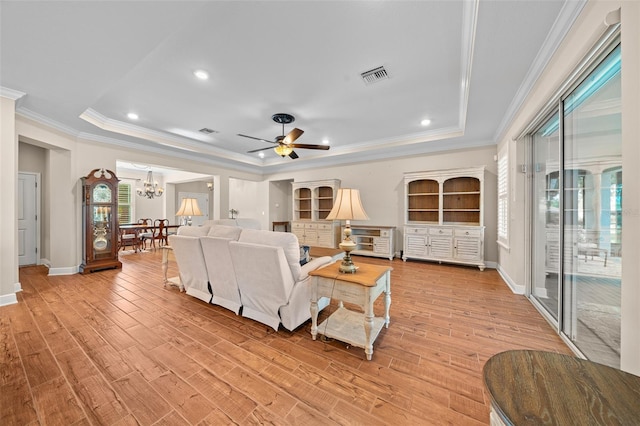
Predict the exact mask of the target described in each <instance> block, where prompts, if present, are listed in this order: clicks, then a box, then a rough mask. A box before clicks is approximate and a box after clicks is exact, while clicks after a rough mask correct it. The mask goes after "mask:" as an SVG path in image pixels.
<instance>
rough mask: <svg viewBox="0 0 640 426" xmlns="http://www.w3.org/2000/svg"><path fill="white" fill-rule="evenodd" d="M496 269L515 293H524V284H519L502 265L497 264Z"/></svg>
mask: <svg viewBox="0 0 640 426" xmlns="http://www.w3.org/2000/svg"><path fill="white" fill-rule="evenodd" d="M496 271H498V274H500V276H501V277H502V279H503V280H504V282H505V283H506V284H507V286H508V287H509V288H510V289H511V291H512V292H513V293H515V294H524V290H525V287H524V286H522V285H517V284H516V283H515V282H514V281H513V280H512V279H511V277H510V276H509V275H508V274H507V273H506V272H505V271H504V269H502V267H500V265H496Z"/></svg>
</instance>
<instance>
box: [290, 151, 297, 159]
mask: <svg viewBox="0 0 640 426" xmlns="http://www.w3.org/2000/svg"><path fill="white" fill-rule="evenodd" d="M289 158H291V159H292V160H295V159H296V158H298V154H296V152H295V151H291V153H290V154H289Z"/></svg>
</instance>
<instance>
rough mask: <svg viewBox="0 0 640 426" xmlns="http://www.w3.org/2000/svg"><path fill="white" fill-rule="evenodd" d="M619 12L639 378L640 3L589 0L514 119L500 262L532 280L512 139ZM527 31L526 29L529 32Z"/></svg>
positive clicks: (629, 292) (628, 305)
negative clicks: (506, 230)
mask: <svg viewBox="0 0 640 426" xmlns="http://www.w3.org/2000/svg"><path fill="white" fill-rule="evenodd" d="M617 8H621V15H622V153H623V155H622V161H623V166H622V167H623V198H624V212H623V222H624V232H623V242H622V247H623V249H622V255H623V258H622V262H623V264H624V268H623V271H622V336H621V338H622V340H621V368H622V369H623V370H625V371H629V372H631V373H634V374H636V375H639V374H640V333H638V331H637V325H638V324H640V310H639V309H638V307H640V281H638V277H640V262H638V259H640V245H638V244H637V241H639V240H640V192H639V191H638V182H640V168H639V167H638V164H640V148H639V146H640V144H639V143H638V135H639V134H640V119H639V118H640V85H639V84H638V76H639V75H640V30H639V28H640V3H639V2H628V1H590V2H589V3H588V4H587V5H586V6H585V7H584V9H583V11H582V13H581V15H580V16H579V17H578V19H577V20H576V23H575V24H574V26H573V28H572V29H571V31H570V32H569V34H568V35H567V37H566V38H565V40H564V41H563V43H562V45H561V46H560V48H559V49H558V50H557V51H556V53H555V55H554V57H553V58H552V60H551V61H550V62H549V64H548V65H547V68H546V69H545V72H544V73H543V75H542V76H541V77H540V79H539V80H538V82H537V83H536V85H535V87H534V89H533V90H532V92H531V93H530V94H529V96H528V97H527V99H526V100H525V103H524V104H523V106H522V108H521V109H520V111H519V112H518V114H517V115H516V117H515V119H514V121H513V123H512V124H511V126H510V128H509V129H508V130H507V131H506V132H505V136H504V137H503V138H502V139H501V140H500V141H499V147H502V146H503V145H504V144H509V145H510V151H511V152H510V157H511V159H510V161H511V164H510V165H511V169H510V171H511V173H510V179H511V182H510V184H511V187H512V188H515V189H516V192H515V194H514V196H513V197H511V198H510V204H509V209H510V212H511V215H510V222H509V226H510V247H509V249H505V248H502V247H501V248H500V249H499V253H498V258H499V260H498V262H499V265H500V268H501V271H502V272H503V273H504V274H505V275H506V277H507V279H508V280H509V281H511V282H513V283H515V284H516V285H517V286H519V287H523V288H524V286H525V285H526V283H527V280H528V277H527V272H526V269H525V268H523V263H522V259H525V258H526V256H525V254H526V249H527V246H526V245H527V244H528V238H527V229H526V222H525V217H526V208H525V207H526V206H525V191H524V188H525V177H524V175H523V174H521V173H517V172H516V170H515V169H516V165H517V164H523V163H524V162H525V152H524V145H523V144H518V143H515V142H513V141H512V138H513V137H515V136H517V135H518V133H520V132H521V131H522V130H523V129H524V128H525V127H526V126H527V125H528V124H529V123H530V122H531V120H533V118H534V117H535V116H536V114H537V113H538V112H539V111H540V110H541V109H542V108H543V107H544V105H545V104H546V102H547V101H548V100H549V99H550V98H551V97H552V96H553V94H554V93H555V92H556V91H557V90H558V89H559V88H560V86H561V84H562V83H563V82H564V81H565V80H566V79H567V78H568V76H569V75H570V74H571V72H572V71H573V70H574V69H575V68H576V67H577V66H578V64H579V62H580V60H581V59H582V58H583V56H584V55H585V54H586V53H587V52H589V50H591V48H592V47H593V46H594V44H595V42H596V41H597V40H598V39H599V38H600V37H601V35H602V34H603V32H604V31H605V29H606V25H605V23H604V22H605V18H606V17H607V15H608V14H609V13H610V12H611V11H613V10H615V9H617ZM525 30H526V29H525Z"/></svg>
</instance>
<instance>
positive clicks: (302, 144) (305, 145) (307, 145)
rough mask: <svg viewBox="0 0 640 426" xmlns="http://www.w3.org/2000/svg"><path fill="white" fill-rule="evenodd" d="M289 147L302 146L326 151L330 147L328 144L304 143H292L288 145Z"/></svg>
mask: <svg viewBox="0 0 640 426" xmlns="http://www.w3.org/2000/svg"><path fill="white" fill-rule="evenodd" d="M289 146H290V147H291V148H304V149H321V150H323V151H326V150H328V149H329V148H330V146H329V145H309V144H306V143H292V144H290V145H289Z"/></svg>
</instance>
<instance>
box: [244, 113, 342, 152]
mask: <svg viewBox="0 0 640 426" xmlns="http://www.w3.org/2000/svg"><path fill="white" fill-rule="evenodd" d="M271 119H272V120H273V121H275V122H276V123H278V124H282V135H281V136H276V138H275V140H274V141H269V140H266V139H263V138H256V137H253V136H248V135H243V134H240V133H238V136H242V137H243V138H249V139H255V140H258V141H262V142H267V143H273V144H277V146H276V147H274V148H273V150H274V151H275V152H276V154H278V155H279V156H281V157H286V156H287V155H288V156H289V157H290V158H291V159H292V160H295V159H296V158H298V154H296V153H295V151H294V150H293V149H294V148H303V149H321V150H325V151H326V150H328V149H329V145H310V144H304V143H293V142H294V141H295V140H296V139H298V138H299V137H300V136H302V134H303V133H304V131H303V130H300V129H298V128H294V129H293V130H292V131H290V132H289V133H287V135H286V136H285V134H284V125H285V124H291V123H293V122H294V121H295V120H296V118H295V117H294V116H293V115H291V114H285V113H278V114H273V116H271ZM271 148H272V147H267V148H260V149H254V150H252V151H247V153H248V154H250V153H254V152H259V151H265V150H267V149H271Z"/></svg>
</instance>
